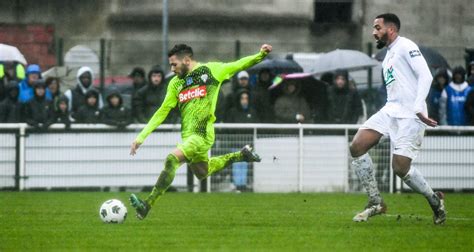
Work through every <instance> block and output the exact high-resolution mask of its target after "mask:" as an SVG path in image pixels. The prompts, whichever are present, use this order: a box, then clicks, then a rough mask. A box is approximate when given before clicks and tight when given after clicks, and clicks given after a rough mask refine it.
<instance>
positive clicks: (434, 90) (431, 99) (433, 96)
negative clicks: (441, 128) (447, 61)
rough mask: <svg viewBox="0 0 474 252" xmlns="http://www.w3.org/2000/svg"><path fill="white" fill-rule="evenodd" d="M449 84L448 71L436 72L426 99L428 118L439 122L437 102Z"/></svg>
mask: <svg viewBox="0 0 474 252" xmlns="http://www.w3.org/2000/svg"><path fill="white" fill-rule="evenodd" d="M448 84H449V75H448V70H446V69H445V68H440V69H438V70H436V72H435V76H434V78H433V83H432V84H431V88H430V92H429V94H428V98H427V104H428V116H429V117H430V118H433V120H435V121H437V122H439V100H440V98H441V93H442V92H443V90H444V88H445V87H446V86H447V85H448Z"/></svg>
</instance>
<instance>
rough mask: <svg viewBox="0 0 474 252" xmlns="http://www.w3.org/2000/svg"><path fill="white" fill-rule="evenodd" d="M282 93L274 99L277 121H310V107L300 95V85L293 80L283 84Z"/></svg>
mask: <svg viewBox="0 0 474 252" xmlns="http://www.w3.org/2000/svg"><path fill="white" fill-rule="evenodd" d="M282 85H283V95H282V96H280V97H278V98H277V100H276V101H275V110H274V115H275V120H276V122H277V123H311V122H312V119H311V109H310V107H309V104H308V102H307V101H306V100H305V98H304V97H302V96H301V95H300V90H301V86H300V85H298V83H296V81H295V80H287V81H285V82H284V83H283V84H282Z"/></svg>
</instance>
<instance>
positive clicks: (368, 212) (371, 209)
mask: <svg viewBox="0 0 474 252" xmlns="http://www.w3.org/2000/svg"><path fill="white" fill-rule="evenodd" d="M385 212H387V205H385V203H383V202H382V203H380V204H376V205H368V206H367V207H366V208H365V209H364V211H362V212H360V213H358V214H357V215H356V216H354V218H352V220H353V221H355V222H363V221H367V220H368V219H369V218H370V217H372V216H375V215H379V214H384V213H385Z"/></svg>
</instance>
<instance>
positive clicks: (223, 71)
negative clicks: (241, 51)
mask: <svg viewBox="0 0 474 252" xmlns="http://www.w3.org/2000/svg"><path fill="white" fill-rule="evenodd" d="M272 50H273V47H272V46H271V45H269V44H263V45H262V46H261V47H260V51H259V52H258V53H257V54H254V55H250V56H247V57H244V58H241V59H239V60H237V61H234V62H229V63H225V64H222V65H221V66H220V67H219V71H217V72H216V77H217V78H218V79H219V80H220V81H222V80H225V79H229V78H231V77H232V76H233V75H234V74H236V73H237V72H239V71H242V70H245V69H247V68H249V67H251V66H253V65H255V64H258V63H260V62H261V61H262V60H263V59H264V58H265V57H266V56H267V55H268V54H269V53H270V52H271V51H272Z"/></svg>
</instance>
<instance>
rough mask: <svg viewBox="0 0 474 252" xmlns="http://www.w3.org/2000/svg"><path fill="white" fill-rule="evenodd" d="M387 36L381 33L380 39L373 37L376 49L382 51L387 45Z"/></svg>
mask: <svg viewBox="0 0 474 252" xmlns="http://www.w3.org/2000/svg"><path fill="white" fill-rule="evenodd" d="M387 41H388V35H387V32H385V33H383V35H382V37H375V43H376V44H377V49H382V48H384V47H385V46H386V45H387Z"/></svg>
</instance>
